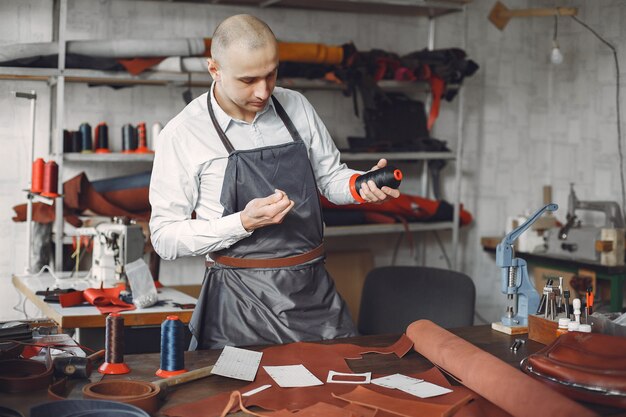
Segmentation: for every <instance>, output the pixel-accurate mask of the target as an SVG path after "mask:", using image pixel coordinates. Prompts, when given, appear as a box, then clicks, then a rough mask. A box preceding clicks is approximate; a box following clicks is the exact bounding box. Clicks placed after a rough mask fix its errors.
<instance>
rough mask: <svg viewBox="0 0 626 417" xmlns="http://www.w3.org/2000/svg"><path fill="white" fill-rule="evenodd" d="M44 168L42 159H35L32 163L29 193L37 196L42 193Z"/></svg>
mask: <svg viewBox="0 0 626 417" xmlns="http://www.w3.org/2000/svg"><path fill="white" fill-rule="evenodd" d="M44 168H45V162H44V160H43V159H42V158H37V159H35V161H34V162H33V167H32V171H31V176H32V180H31V184H30V192H31V193H35V194H39V193H41V192H42V191H43V172H44Z"/></svg>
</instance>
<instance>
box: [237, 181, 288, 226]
mask: <svg viewBox="0 0 626 417" xmlns="http://www.w3.org/2000/svg"><path fill="white" fill-rule="evenodd" d="M294 204H295V203H294V202H293V201H291V200H289V197H287V194H285V193H284V192H283V191H281V190H276V191H275V192H274V194H272V195H270V196H268V197H264V198H255V199H254V200H251V201H250V202H249V203H248V204H246V208H244V209H243V211H241V213H240V216H241V224H242V225H243V227H244V228H245V229H246V230H247V231H248V232H251V231H253V230H255V229H258V228H260V227H264V226H269V225H271V224H279V223H282V221H283V219H284V218H285V216H286V215H287V213H289V211H290V210H291V209H292V208H293V206H294Z"/></svg>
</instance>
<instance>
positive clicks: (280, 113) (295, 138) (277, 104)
mask: <svg viewBox="0 0 626 417" xmlns="http://www.w3.org/2000/svg"><path fill="white" fill-rule="evenodd" d="M272 102H273V103H274V107H276V112H277V113H278V116H279V117H280V118H281V120H282V121H283V123H284V124H285V127H286V128H287V130H288V131H289V134H290V135H291V138H292V139H293V141H294V142H298V141H301V140H302V137H300V133H298V129H296V127H295V126H294V125H293V122H292V121H291V119H290V118H289V116H288V115H287V112H286V111H285V109H284V108H283V106H282V104H280V102H279V101H278V99H277V98H276V97H274V96H272Z"/></svg>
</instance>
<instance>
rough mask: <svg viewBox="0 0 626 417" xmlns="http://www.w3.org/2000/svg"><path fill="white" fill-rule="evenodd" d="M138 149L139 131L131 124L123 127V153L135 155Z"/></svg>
mask: <svg viewBox="0 0 626 417" xmlns="http://www.w3.org/2000/svg"><path fill="white" fill-rule="evenodd" d="M135 149H137V130H136V129H135V128H134V127H133V125H131V124H125V125H124V126H122V152H123V153H133V152H135Z"/></svg>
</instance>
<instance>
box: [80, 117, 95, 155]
mask: <svg viewBox="0 0 626 417" xmlns="http://www.w3.org/2000/svg"><path fill="white" fill-rule="evenodd" d="M78 131H79V132H80V136H81V137H82V146H81V149H82V150H81V152H82V153H91V152H93V140H92V137H91V125H90V124H89V123H83V124H81V125H80V126H79V127H78Z"/></svg>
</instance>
